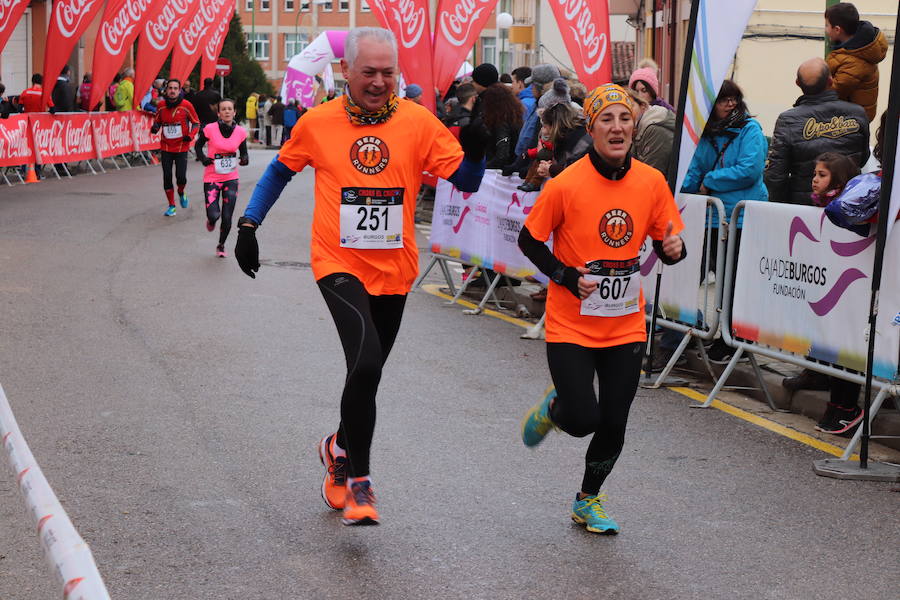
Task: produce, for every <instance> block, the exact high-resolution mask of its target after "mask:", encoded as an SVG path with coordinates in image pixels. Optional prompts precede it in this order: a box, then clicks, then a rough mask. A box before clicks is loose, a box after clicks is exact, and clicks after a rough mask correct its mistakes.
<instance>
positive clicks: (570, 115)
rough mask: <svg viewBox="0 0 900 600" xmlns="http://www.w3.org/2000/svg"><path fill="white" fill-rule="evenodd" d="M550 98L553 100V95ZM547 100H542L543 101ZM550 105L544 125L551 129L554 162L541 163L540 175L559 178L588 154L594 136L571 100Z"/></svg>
mask: <svg viewBox="0 0 900 600" xmlns="http://www.w3.org/2000/svg"><path fill="white" fill-rule="evenodd" d="M557 81H564V80H562V79H557ZM546 96H547V97H550V96H551V94H547V95H546ZM544 98H545V97H544V96H542V97H541V100H544ZM547 104H548V106H547V107H546V108H544V111H543V112H542V114H541V123H542V124H543V125H545V126H546V127H547V130H548V133H549V135H548V137H549V139H550V143H551V144H552V145H553V158H552V159H551V160H544V161H540V162H539V163H538V167H537V175H538V176H539V177H556V176H557V175H559V174H560V173H562V172H563V170H564V169H565V168H566V167H568V166H569V165H571V164H572V163H574V162H575V161H577V160H578V159H580V158H581V157H582V156H584V155H585V154H587V151H588V149H590V147H591V136H590V133H589V132H588V130H587V128H586V127H585V120H584V115H582V114H581V113H580V112H579V111H577V110H575V109H574V108H572V105H571V100H569V101H559V102H555V103H552V104H551V103H549V102H548V103H547Z"/></svg>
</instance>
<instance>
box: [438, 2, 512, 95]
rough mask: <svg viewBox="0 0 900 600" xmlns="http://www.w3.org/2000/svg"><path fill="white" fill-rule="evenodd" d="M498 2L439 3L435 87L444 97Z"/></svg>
mask: <svg viewBox="0 0 900 600" xmlns="http://www.w3.org/2000/svg"><path fill="white" fill-rule="evenodd" d="M495 6H497V0H440V4H438V9H437V15H436V16H435V21H436V22H435V25H434V85H435V86H437V88H438V89H439V90H440V91H441V94H443V93H445V92H446V91H447V90H448V89H449V88H450V84H452V83H453V80H454V79H455V78H456V74H457V72H459V67H460V65H462V64H463V61H465V59H466V55H467V54H469V52H470V51H471V50H472V46H473V45H474V44H475V41H476V40H477V39H478V36H479V35H480V34H481V31H482V30H483V29H484V24H485V23H486V22H487V20H488V18H489V17H490V16H491V12H492V11H493V10H494V7H495Z"/></svg>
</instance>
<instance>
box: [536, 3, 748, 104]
mask: <svg viewBox="0 0 900 600" xmlns="http://www.w3.org/2000/svg"><path fill="white" fill-rule="evenodd" d="M549 2H550V8H551V9H552V10H553V14H554V16H555V17H556V23H557V25H558V26H559V32H560V33H561V34H562V38H563V42H565V44H566V50H567V51H568V52H569V58H571V59H572V66H573V67H575V72H576V73H578V79H579V80H580V81H581V83H583V84H584V85H586V86H587V89H589V90H592V89H594V88H595V87H597V86H598V85H601V84H604V83H609V82H610V81H612V45H611V43H610V41H609V6H608V3H607V2H591V0H549ZM755 3H756V2H755V0H754V4H755Z"/></svg>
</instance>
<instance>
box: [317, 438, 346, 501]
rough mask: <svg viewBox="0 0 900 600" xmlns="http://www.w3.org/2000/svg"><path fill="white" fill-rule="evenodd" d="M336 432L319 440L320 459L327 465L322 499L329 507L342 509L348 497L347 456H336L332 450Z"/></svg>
mask: <svg viewBox="0 0 900 600" xmlns="http://www.w3.org/2000/svg"><path fill="white" fill-rule="evenodd" d="M335 435H336V434H334V433H332V434H331V435H329V436H326V437H324V438H322V441H321V442H319V460H321V461H322V464H323V465H325V469H326V471H325V480H324V481H322V499H323V500H325V504H327V505H328V507H329V508H333V509H334V510H341V509H342V508H344V502H345V501H346V498H347V457H346V456H335V455H334V452H332V444H334V438H335Z"/></svg>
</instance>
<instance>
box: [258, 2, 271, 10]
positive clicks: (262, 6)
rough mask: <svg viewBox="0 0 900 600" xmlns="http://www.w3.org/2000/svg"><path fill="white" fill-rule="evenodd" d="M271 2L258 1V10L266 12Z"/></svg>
mask: <svg viewBox="0 0 900 600" xmlns="http://www.w3.org/2000/svg"><path fill="white" fill-rule="evenodd" d="M270 2H271V0H259V10H264V11H267V10H269V3H270Z"/></svg>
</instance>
